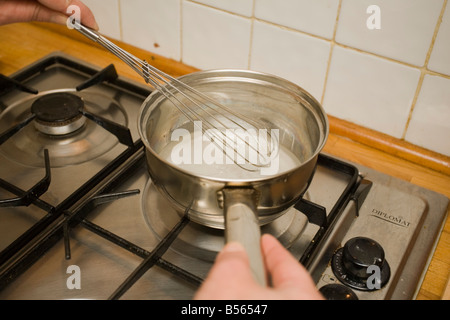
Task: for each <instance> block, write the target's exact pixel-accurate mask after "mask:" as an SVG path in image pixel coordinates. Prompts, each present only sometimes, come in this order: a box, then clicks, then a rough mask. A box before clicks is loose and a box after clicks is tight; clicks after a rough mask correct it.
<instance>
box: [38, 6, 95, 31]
mask: <svg viewBox="0 0 450 320" xmlns="http://www.w3.org/2000/svg"><path fill="white" fill-rule="evenodd" d="M38 1H39V3H41V4H42V5H43V6H45V7H46V8H49V9H52V10H54V11H56V12H60V13H62V14H64V15H65V16H66V17H67V15H70V14H71V12H67V8H68V7H69V6H72V5H74V6H77V7H78V8H79V9H80V19H81V23H82V24H84V25H85V26H86V27H90V28H92V29H95V30H98V25H97V22H96V20H95V17H94V14H93V13H92V11H91V9H89V7H88V6H87V5H85V4H84V3H83V2H82V1H80V0H38ZM66 20H67V18H66ZM64 23H65V22H64Z"/></svg>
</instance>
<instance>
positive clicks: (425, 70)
mask: <svg viewBox="0 0 450 320" xmlns="http://www.w3.org/2000/svg"><path fill="white" fill-rule="evenodd" d="M447 1H448V0H444V4H443V5H442V9H441V13H440V15H439V18H438V20H437V22H436V26H435V28H434V33H433V38H432V39H431V43H430V47H429V48H428V52H427V56H426V58H425V63H424V65H423V67H421V68H419V70H420V79H419V83H418V84H417V88H416V92H415V94H414V99H413V101H412V104H411V109H410V110H409V114H408V119H407V120H406V124H405V128H404V130H403V134H402V137H401V139H402V140H405V137H406V133H407V132H408V128H409V124H410V123H411V118H412V115H413V113H414V109H415V107H416V104H417V100H418V98H419V94H420V91H421V90H422V84H423V80H424V78H425V75H427V74H433V73H436V72H430V71H429V70H428V62H429V61H430V57H431V52H432V51H433V48H434V43H435V42H436V38H437V35H438V33H439V28H440V26H441V23H442V18H443V16H444V13H445V8H446V6H447ZM448 78H449V79H450V76H448Z"/></svg>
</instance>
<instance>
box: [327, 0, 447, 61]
mask: <svg viewBox="0 0 450 320" xmlns="http://www.w3.org/2000/svg"><path fill="white" fill-rule="evenodd" d="M370 5H377V6H378V7H379V8H380V18H381V24H380V27H381V28H380V29H373V30H372V29H369V28H368V27H367V20H368V19H369V17H370V16H372V14H368V13H366V10H367V8H368V7H369V6H370ZM442 5H443V0H426V1H425V0H395V1H392V0H343V1H342V6H341V11H340V17H339V23H338V28H337V32H336V41H337V42H339V43H342V44H345V45H348V46H351V47H354V48H358V49H362V50H366V51H369V52H373V53H376V54H380V55H382V56H385V57H389V58H393V59H397V60H400V61H403V62H407V63H410V64H413V65H416V66H423V65H424V63H425V58H426V55H427V52H428V50H429V48H430V45H431V40H432V37H433V33H434V30H435V27H436V23H437V19H438V17H439V14H440V12H441V9H442Z"/></svg>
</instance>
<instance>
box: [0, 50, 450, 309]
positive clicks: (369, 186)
mask: <svg viewBox="0 0 450 320" xmlns="http://www.w3.org/2000/svg"><path fill="white" fill-rule="evenodd" d="M2 79H3V78H2ZM2 79H0V80H2ZM11 79H12V80H14V81H13V82H14V84H12V83H11ZM97 80H100V82H97ZM1 83H2V89H0V90H2V91H0V101H1V104H0V111H1V112H0V128H1V130H0V131H1V132H0V164H1V165H0V251H1V252H0V299H119V298H120V299H152V300H158V299H167V300H169V299H191V298H192V297H193V294H194V293H195V290H196V289H197V288H198V286H199V285H200V284H201V281H202V279H204V278H205V276H206V275H207V273H208V270H209V269H210V267H211V265H212V262H213V260H214V258H215V256H216V254H217V252H218V251H219V250H220V249H221V248H222V246H223V244H224V240H223V231H222V230H216V229H212V228H208V227H204V226H200V225H197V224H196V223H194V222H192V221H189V217H188V216H186V215H184V213H183V212H177V211H176V210H175V209H174V208H173V207H172V206H171V205H170V204H169V203H168V202H167V201H166V200H165V199H164V198H162V197H161V196H160V195H159V194H158V192H157V191H156V189H155V187H154V185H153V183H152V181H151V179H150V177H149V176H148V172H147V168H146V163H145V161H144V157H145V154H144V151H143V146H142V143H141V142H140V140H139V136H138V133H137V118H138V114H139V109H140V106H141V104H142V102H143V100H144V99H145V98H146V97H147V95H148V94H149V93H150V90H149V88H147V87H145V86H142V85H140V84H137V83H134V82H132V81H130V80H127V79H123V78H121V77H117V74H116V73H115V70H114V67H113V66H110V67H108V68H106V69H104V70H100V69H98V68H96V67H94V66H91V65H89V64H88V63H87V62H84V61H79V60H77V59H75V58H72V57H70V56H67V55H63V54H60V53H55V54H53V55H51V56H49V57H45V58H43V59H42V60H39V61H37V62H36V63H35V64H33V65H31V66H29V67H27V68H25V69H24V70H21V71H19V72H17V73H16V74H14V75H13V76H11V77H10V79H9V80H8V81H6V80H4V79H3V80H2V82H1ZM3 84H4V85H3ZM22 87H25V88H22ZM77 87H78V90H77V89H76V88H77ZM23 90H27V91H28V92H24V91H23ZM65 95H66V97H61V96H65ZM80 97H81V99H80ZM60 99H63V100H62V101H64V102H61V100H60ZM67 99H68V100H69V101H71V102H67ZM42 100H51V101H56V105H60V106H61V105H64V108H69V106H68V105H71V106H72V107H73V108H71V109H70V110H69V112H68V113H69V114H70V116H67V113H64V116H61V115H60V114H58V111H60V108H58V107H54V106H50V107H49V109H44V110H42V109H40V107H41V106H40V104H42ZM80 100H81V101H83V102H84V103H81V102H80ZM45 102H46V103H45V104H48V103H47V102H48V101H45ZM52 103H53V102H52ZM54 110H56V112H54ZM49 114H51V116H48V115H49ZM46 155H47V156H46ZM448 202H449V201H448V199H447V198H446V197H444V196H442V195H440V194H437V193H435V192H432V191H429V190H426V189H423V188H420V187H417V186H415V185H412V184H410V183H407V182H404V181H402V180H399V179H396V178H393V177H390V176H387V175H384V174H382V173H379V172H376V171H374V170H371V169H369V168H365V167H362V166H359V165H354V164H352V163H349V162H346V161H341V160H339V159H335V158H333V157H330V156H328V155H326V154H321V155H320V157H319V160H318V165H317V168H316V172H315V175H314V178H313V180H312V182H311V184H310V186H309V188H308V191H307V193H306V194H305V196H304V199H302V200H301V201H299V202H298V203H297V204H296V205H295V206H294V207H293V208H291V209H289V210H288V211H287V212H286V213H285V214H284V215H282V216H281V217H280V218H278V219H276V220H275V221H273V222H271V223H269V224H268V225H265V226H262V227H261V228H262V232H263V233H266V232H267V233H272V234H274V235H275V236H276V237H277V238H278V239H279V240H280V241H281V242H282V243H283V244H284V246H286V247H287V248H289V250H290V251H291V252H292V254H293V255H294V256H295V257H296V258H297V259H298V260H299V261H300V262H301V263H303V264H304V265H305V266H306V267H307V268H308V270H309V271H310V272H311V274H312V275H313V278H314V280H315V281H316V283H317V286H318V288H320V289H321V291H322V292H323V293H324V295H325V296H326V297H327V298H329V299H335V298H342V297H346V298H352V297H353V298H358V299H413V298H414V297H415V295H416V291H417V289H418V288H419V286H420V284H421V281H422V277H423V273H424V271H425V270H426V268H427V266H428V260H429V258H430V257H431V255H432V253H433V251H434V247H435V245H436V241H437V239H438V238H439V234H440V231H441V228H442V225H443V222H444V220H445V214H446V209H447V206H448ZM367 266H371V267H373V268H374V269H373V273H370V272H369V273H367V272H366V270H367ZM371 270H372V269H371Z"/></svg>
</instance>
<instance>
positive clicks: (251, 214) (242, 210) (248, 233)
mask: <svg viewBox="0 0 450 320" xmlns="http://www.w3.org/2000/svg"><path fill="white" fill-rule="evenodd" d="M222 193H223V198H224V199H223V200H224V214H225V241H226V242H227V243H228V242H232V241H236V242H239V243H241V244H242V245H243V247H244V248H245V250H246V251H247V254H248V257H249V260H250V268H251V270H252V273H253V275H254V277H255V279H256V281H257V282H258V283H259V284H261V285H263V286H266V284H267V280H266V272H265V268H264V261H263V259H262V254H261V245H260V239H261V228H260V227H259V223H258V215H257V212H256V202H257V201H256V200H257V192H256V190H254V189H252V188H239V187H237V188H224V189H223V190H222Z"/></svg>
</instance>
